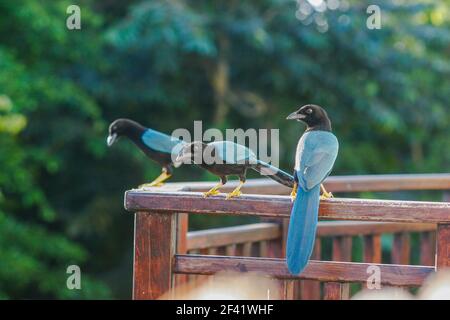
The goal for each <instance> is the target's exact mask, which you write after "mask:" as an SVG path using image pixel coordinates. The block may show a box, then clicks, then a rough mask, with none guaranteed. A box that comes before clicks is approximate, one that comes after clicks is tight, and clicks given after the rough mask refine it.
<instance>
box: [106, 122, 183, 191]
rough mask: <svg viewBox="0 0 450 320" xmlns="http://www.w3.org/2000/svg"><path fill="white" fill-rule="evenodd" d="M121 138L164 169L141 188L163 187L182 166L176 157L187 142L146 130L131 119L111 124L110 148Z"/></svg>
mask: <svg viewBox="0 0 450 320" xmlns="http://www.w3.org/2000/svg"><path fill="white" fill-rule="evenodd" d="M120 137H127V138H128V139H130V140H131V141H132V142H133V143H134V144H135V145H136V146H137V147H138V148H139V149H141V150H142V151H143V152H144V153H145V155H147V157H148V158H150V159H151V160H153V161H156V162H157V163H159V164H160V165H161V167H162V173H161V175H160V176H159V177H157V178H156V179H155V180H153V181H152V182H150V183H146V184H142V185H140V187H141V188H142V187H156V186H161V185H162V184H163V183H164V182H165V181H166V180H167V179H169V178H170V177H171V176H172V173H173V168H174V167H175V168H177V167H179V166H180V165H181V162H177V161H176V157H177V155H178V153H179V151H180V150H181V148H182V147H183V145H185V142H184V141H182V140H180V139H177V138H175V137H172V136H169V135H167V134H164V133H162V132H159V131H156V130H153V129H150V128H146V127H144V126H142V125H141V124H139V123H137V122H136V121H133V120H130V119H117V120H115V121H113V122H112V123H111V125H110V126H109V135H108V138H107V140H106V141H107V144H108V146H112V145H113V144H114V143H115V142H116V141H117V140H118V139H119V138H120ZM174 159H175V160H174Z"/></svg>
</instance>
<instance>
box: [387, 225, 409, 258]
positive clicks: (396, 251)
mask: <svg viewBox="0 0 450 320" xmlns="http://www.w3.org/2000/svg"><path fill="white" fill-rule="evenodd" d="M410 256H411V245H410V237H409V233H406V232H401V233H396V234H394V240H393V244H392V253H391V259H392V263H394V264H409V263H410Z"/></svg>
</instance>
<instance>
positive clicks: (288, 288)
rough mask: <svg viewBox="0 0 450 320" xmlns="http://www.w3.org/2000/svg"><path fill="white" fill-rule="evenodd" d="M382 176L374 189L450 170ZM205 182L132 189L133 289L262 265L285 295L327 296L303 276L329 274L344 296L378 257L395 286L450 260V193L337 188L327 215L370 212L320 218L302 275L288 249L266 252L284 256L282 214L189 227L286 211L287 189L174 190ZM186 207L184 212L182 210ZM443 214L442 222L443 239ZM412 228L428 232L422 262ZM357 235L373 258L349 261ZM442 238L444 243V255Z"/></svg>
mask: <svg viewBox="0 0 450 320" xmlns="http://www.w3.org/2000/svg"><path fill="white" fill-rule="evenodd" d="M427 177H428V178H429V179H428V178H427ZM383 178H384V180H383V179H380V178H379V177H370V176H369V177H367V178H366V183H368V184H370V186H371V188H372V190H373V191H392V190H420V189H434V190H439V189H441V190H446V189H450V175H431V176H425V175H420V176H418V175H412V176H401V177H399V176H395V178H393V177H392V176H389V177H388V176H384V177H383ZM427 179H428V180H427ZM430 180H431V181H433V183H431V182H430ZM345 181H347V182H345ZM362 181H363V179H362V178H361V177H346V179H344V178H342V177H331V178H329V179H328V180H327V184H326V186H327V187H328V189H330V190H332V191H333V192H339V191H346V192H348V191H352V192H358V191H367V190H368V187H367V185H365V184H364V183H363V182H362ZM427 181H428V182H427ZM407 182H408V183H407ZM231 187H232V186H231ZM207 188H209V184H208V183H201V184H198V183H196V184H193V185H191V186H189V187H186V186H183V185H179V184H178V185H176V184H172V185H170V186H169V187H167V188H165V189H163V190H162V189H157V190H151V191H136V190H134V191H129V192H127V194H126V199H125V202H126V203H125V205H126V208H127V209H128V210H131V211H134V212H138V213H137V214H136V230H135V232H136V234H135V236H136V239H135V241H136V243H135V275H134V298H136V299H140V298H157V297H158V296H160V295H161V294H162V293H163V292H164V291H166V290H168V289H169V288H170V287H171V286H172V285H173V282H174V274H195V275H210V274H213V273H214V272H217V271H219V270H237V271H239V270H241V271H242V270H247V271H251V270H254V271H256V270H258V271H263V272H266V273H269V274H271V275H272V276H274V277H276V278H279V279H282V280H283V282H282V290H283V291H284V295H283V296H284V297H285V298H304V299H305V298H306V299H308V298H320V283H317V282H316V281H302V283H301V284H297V282H298V281H296V280H298V279H301V280H305V279H306V280H319V281H325V282H326V283H325V284H324V288H323V292H324V295H323V296H324V297H325V298H326V299H336V298H346V297H348V292H349V289H348V283H349V282H364V281H365V280H366V278H367V274H366V273H365V271H366V269H365V268H367V266H368V265H369V264H368V263H375V264H377V265H378V266H379V267H380V268H381V271H382V273H383V277H382V283H383V284H384V285H395V286H397V285H400V286H417V285H420V284H421V282H422V281H423V278H424V277H425V276H426V275H427V274H428V273H429V272H431V271H433V270H434V267H435V266H438V267H441V266H449V265H450V263H449V260H450V257H449V253H448V252H447V251H446V250H447V247H446V245H447V246H448V244H449V243H450V242H449V240H450V239H449V237H450V231H449V225H448V223H450V212H449V210H450V206H449V204H448V203H431V202H410V201H387V200H384V201H383V200H357V199H337V198H336V199H330V200H325V201H322V202H321V206H320V218H321V219H333V220H358V221H363V222H345V221H344V222H343V221H334V222H321V223H320V224H319V228H318V237H319V241H317V242H316V248H315V252H314V253H313V259H315V260H316V261H312V262H311V263H310V264H309V265H308V267H307V269H306V271H305V272H304V273H302V274H301V275H300V276H299V277H294V276H292V275H290V274H289V273H288V272H287V270H286V268H285V266H284V261H283V260H282V259H268V258H267V257H282V252H284V250H283V244H284V240H283V234H284V231H283V229H284V228H283V224H280V223H273V222H265V223H261V224H252V225H248V226H238V227H231V228H221V229H211V230H206V231H197V232H191V233H189V234H188V236H187V239H186V237H185V236H184V235H185V234H186V231H187V224H186V218H185V217H186V214H208V215H228V214H232V215H253V216H259V217H266V218H267V217H270V218H271V219H273V218H274V217H275V218H277V219H279V218H286V217H288V215H289V212H290V206H291V203H290V199H289V198H288V197H280V196H243V197H242V198H239V199H235V200H230V201H226V200H224V199H223V197H214V198H210V199H207V200H205V199H203V198H202V197H201V195H200V194H198V193H195V192H186V191H176V190H198V191H200V190H205V189H207ZM225 191H226V189H225ZM244 191H246V192H258V193H271V192H272V193H279V194H280V193H286V192H289V190H288V189H286V188H284V187H283V186H281V187H278V185H276V184H271V183H266V182H264V183H262V182H260V181H250V183H249V185H248V187H247V190H244ZM181 212H182V213H185V214H178V213H181ZM372 221H376V222H372ZM379 221H389V222H388V223H386V222H382V223H380V222H379ZM436 224H438V225H439V227H438V234H437V236H436V240H435V236H434V230H435V229H436ZM410 232H420V233H421V240H420V243H421V257H420V261H421V264H423V266H412V265H410V263H411V262H410V258H409V250H410V249H409V233H410ZM385 233H392V234H394V240H393V250H392V253H391V261H390V262H391V263H393V264H389V265H387V264H381V262H382V261H381V234H385ZM150 234H152V238H150ZM356 236H358V237H362V238H363V248H364V259H363V261H364V262H365V263H356V262H350V261H352V259H351V252H352V250H351V248H352V242H353V241H352V238H354V237H356ZM326 237H331V238H332V247H333V250H332V252H333V253H332V256H331V258H332V260H333V262H326V261H319V260H321V240H320V239H322V238H326ZM435 243H436V244H437V253H438V259H437V260H436V262H435V261H434V247H435V246H434V244H435ZM448 251H450V249H448ZM162 252H164V253H165V254H167V257H166V258H164V257H163V256H162ZM180 253H181V254H180ZM186 253H189V254H186ZM192 253H196V255H195V254H192ZM211 255H215V256H211ZM258 257H265V258H258ZM337 261H343V262H337ZM401 264H405V265H401ZM427 265H428V266H427ZM431 265H433V266H431ZM363 271H364V272H363Z"/></svg>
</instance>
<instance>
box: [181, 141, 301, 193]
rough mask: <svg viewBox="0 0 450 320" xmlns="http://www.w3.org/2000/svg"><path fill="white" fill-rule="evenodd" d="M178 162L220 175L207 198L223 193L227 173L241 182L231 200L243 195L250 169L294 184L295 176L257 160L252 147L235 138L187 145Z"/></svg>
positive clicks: (279, 180)
mask: <svg viewBox="0 0 450 320" xmlns="http://www.w3.org/2000/svg"><path fill="white" fill-rule="evenodd" d="M208 158H209V159H208ZM177 161H182V162H183V163H184V162H189V163H195V164H196V165H198V166H199V167H201V168H202V169H205V170H208V171H209V172H211V173H212V174H215V175H216V176H218V177H220V182H219V183H218V184H217V185H216V186H215V187H213V188H212V189H211V190H209V191H208V192H206V193H204V197H205V198H206V197H208V196H213V195H217V194H219V188H220V187H222V186H223V185H224V184H225V183H227V176H230V175H236V176H238V177H239V181H240V183H239V185H238V186H237V187H236V189H234V190H233V191H232V192H231V193H229V194H228V195H227V199H231V198H233V197H239V196H240V195H241V191H240V190H241V188H242V186H243V185H244V183H245V179H246V174H247V170H248V169H252V170H255V171H257V172H259V173H261V174H264V175H267V176H268V177H269V178H271V179H273V180H275V181H277V182H278V183H281V184H284V185H285V186H287V187H290V188H292V187H293V186H294V178H293V177H292V176H291V175H290V174H288V173H286V172H284V171H282V170H280V169H278V168H277V167H275V166H272V165H270V164H268V163H266V162H264V161H261V160H259V159H257V157H256V155H255V153H254V152H253V151H252V150H250V149H249V148H247V147H245V146H243V145H240V144H237V143H234V142H231V141H214V142H211V143H208V144H206V143H203V142H201V141H194V142H192V143H190V144H186V145H185V146H183V148H182V149H181V151H180V153H179V155H178V157H177Z"/></svg>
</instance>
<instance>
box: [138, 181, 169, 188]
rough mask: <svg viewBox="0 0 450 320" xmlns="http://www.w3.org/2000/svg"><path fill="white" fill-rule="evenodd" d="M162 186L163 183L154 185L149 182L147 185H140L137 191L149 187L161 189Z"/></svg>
mask: <svg viewBox="0 0 450 320" xmlns="http://www.w3.org/2000/svg"><path fill="white" fill-rule="evenodd" d="M163 185H164V183H163V182H156V183H155V181H153V182H149V183H144V184H140V185H139V189H142V188H150V187H162V186H163Z"/></svg>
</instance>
